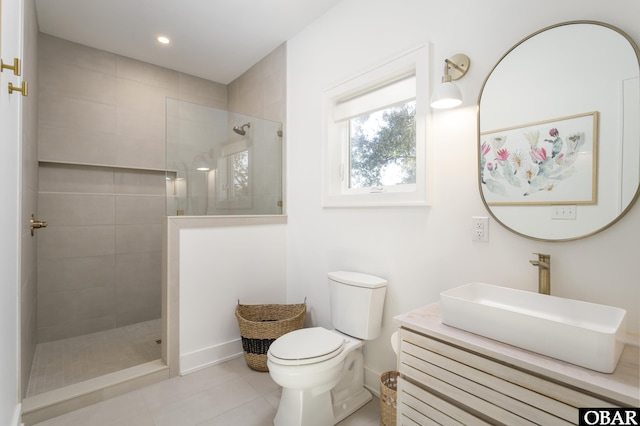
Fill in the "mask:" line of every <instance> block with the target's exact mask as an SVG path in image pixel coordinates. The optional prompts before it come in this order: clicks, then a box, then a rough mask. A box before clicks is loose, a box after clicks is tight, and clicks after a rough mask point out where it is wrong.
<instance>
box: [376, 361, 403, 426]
mask: <svg viewBox="0 0 640 426" xmlns="http://www.w3.org/2000/svg"><path fill="white" fill-rule="evenodd" d="M399 374H400V373H398V372H397V371H395V370H392V371H385V372H384V373H382V375H381V376H380V425H381V426H396V412H397V403H398V399H397V392H398V375H399Z"/></svg>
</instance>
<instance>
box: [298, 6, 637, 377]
mask: <svg viewBox="0 0 640 426" xmlns="http://www.w3.org/2000/svg"><path fill="white" fill-rule="evenodd" d="M638 16H640V2H637V1H635V0H613V1H608V2H601V1H598V0H570V1H569V0H567V1H563V2H557V1H552V0H543V1H528V2H523V1H519V2H513V1H508V0H485V1H482V2H478V1H475V0H462V1H458V2H439V1H435V0H398V1H393V2H391V1H388V0H345V1H344V2H342V3H340V4H338V6H336V7H335V8H334V9H332V10H330V11H329V12H328V13H327V14H325V15H324V16H323V17H322V18H321V19H319V20H318V21H316V22H315V23H314V24H312V25H311V26H309V27H307V28H306V29H305V30H304V31H302V32H301V33H299V34H298V35H296V36H295V37H294V38H293V39H291V40H290V41H289V42H288V69H287V75H288V87H287V93H288V98H287V99H288V102H287V111H288V114H287V123H288V124H287V133H288V143H287V152H288V156H287V167H288V169H287V173H288V174H287V181H288V186H287V192H288V215H289V218H288V227H289V230H288V239H287V265H288V266H287V283H288V290H287V291H288V292H287V297H288V300H289V301H294V300H299V299H300V298H301V297H304V296H307V297H308V305H309V311H310V313H311V322H313V323H314V324H318V325H323V326H330V323H329V296H328V290H327V285H326V274H327V272H328V271H331V270H338V269H352V270H356V271H362V272H367V273H371V274H375V275H379V276H381V277H384V278H387V279H388V280H389V288H388V292H387V298H386V304H385V313H384V322H383V334H382V336H381V338H379V339H378V340H376V341H373V342H370V343H368V344H367V346H366V347H365V364H366V367H367V369H368V376H367V382H368V384H369V385H371V386H373V387H377V385H376V383H375V380H376V378H377V374H379V373H380V372H382V371H385V370H388V369H392V368H395V356H394V354H393V352H392V350H391V347H390V344H389V336H390V334H391V333H392V332H393V331H394V329H395V328H396V326H395V325H394V324H393V321H392V318H393V317H394V316H395V315H397V314H399V313H402V312H405V311H408V310H411V309H413V308H416V307H418V306H421V305H425V304H428V303H431V302H434V301H437V300H438V297H439V292H440V291H442V290H444V289H448V288H451V287H455V286H458V285H461V284H464V283H467V282H470V281H475V280H479V281H485V282H489V283H495V284H499V285H504V286H511V287H516V288H521V289H526V290H531V291H536V290H537V274H538V271H537V270H536V269H535V268H534V267H532V266H531V265H530V264H529V259H532V258H533V255H532V252H544V253H549V254H551V256H552V262H553V268H552V294H555V295H558V296H563V297H570V298H576V299H582V300H587V301H594V302H600V303H605V304H610V305H614V306H620V307H623V308H625V309H627V310H628V319H629V324H628V325H629V329H630V331H632V332H633V333H636V334H638V332H640V324H639V306H640V278H639V277H640V267H639V265H638V259H640V245H638V244H637V242H635V241H634V240H633V238H630V237H629V236H631V235H636V236H637V235H640V206H638V205H636V206H635V207H634V208H633V209H632V210H631V211H630V212H629V213H628V214H627V215H626V217H625V218H623V219H622V220H621V221H620V222H618V223H617V224H616V225H615V226H613V227H612V228H610V229H609V230H607V231H605V232H603V233H600V234H597V235H595V236H592V237H590V238H587V239H583V240H578V241H574V242H563V243H544V242H537V241H534V240H529V239H525V238H522V237H519V236H517V235H515V234H513V233H511V232H509V231H507V230H505V229H503V228H501V227H500V226H499V225H497V224H495V223H494V222H491V224H490V241H489V242H488V243H474V242H471V237H470V225H471V216H488V212H487V211H486V209H485V207H484V205H483V203H482V201H481V199H480V195H479V191H478V183H477V157H476V156H477V120H476V102H477V97H478V94H479V92H480V88H481V85H482V83H483V81H484V78H485V77H486V75H487V74H488V73H489V72H490V70H491V68H492V67H493V65H494V64H495V63H496V61H497V60H498V59H499V58H500V57H501V56H502V55H503V54H504V52H506V51H507V50H508V49H509V48H510V47H511V46H512V45H513V44H515V43H516V42H518V41H520V40H521V39H522V38H524V37H525V36H527V35H529V34H530V33H532V32H534V31H536V30H538V29H540V28H543V27H546V26H548V25H552V24H555V23H559V22H563V21H569V20H579V19H591V20H598V21H603V22H607V23H610V24H613V25H615V26H618V27H619V28H621V29H622V30H624V31H626V32H627V33H628V34H629V35H631V37H633V38H634V39H635V40H636V41H637V42H638V41H640V27H638V25H637V17H638ZM425 42H430V43H431V47H432V50H431V52H432V58H431V59H432V63H431V72H432V76H431V81H432V84H435V83H437V82H439V80H440V78H441V73H442V68H443V66H442V63H443V61H444V59H445V58H446V57H449V56H451V55H453V54H455V53H465V54H467V55H468V56H469V57H470V58H471V67H470V71H469V73H468V74H467V76H466V77H465V78H464V79H462V80H460V81H459V82H458V83H459V86H460V87H461V89H462V91H463V94H464V96H465V103H464V104H463V106H462V107H459V108H457V109H455V110H448V111H440V112H434V113H433V114H432V115H431V117H430V118H429V120H430V121H429V123H430V132H431V140H430V143H431V144H432V149H431V152H432V158H431V159H430V161H431V166H432V176H433V181H434V184H433V197H432V200H433V204H432V206H431V207H429V208H387V209H382V208H369V209H323V208H322V207H321V205H320V198H321V184H322V181H321V176H322V170H321V163H320V158H321V144H322V143H323V141H322V140H321V137H320V135H321V134H322V132H321V122H322V117H321V93H322V91H323V90H325V89H327V88H329V87H331V86H333V85H335V84H337V83H340V82H341V81H342V80H344V79H347V78H349V77H352V76H354V75H356V74H358V73H360V72H362V71H365V70H367V69H368V68H370V67H372V66H375V65H377V64H379V63H381V62H383V61H384V60H385V59H388V58H390V57H393V56H395V55H397V54H398V53H402V52H403V51H405V50H407V49H408V48H411V47H413V46H417V45H419V44H422V43H425ZM581 66H588V64H581Z"/></svg>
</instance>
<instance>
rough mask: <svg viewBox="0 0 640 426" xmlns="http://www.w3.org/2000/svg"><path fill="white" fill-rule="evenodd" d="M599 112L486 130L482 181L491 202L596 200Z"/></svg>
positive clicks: (572, 201) (482, 137)
mask: <svg viewBox="0 0 640 426" xmlns="http://www.w3.org/2000/svg"><path fill="white" fill-rule="evenodd" d="M597 146H598V112H589V113H585V114H578V115H572V116H569V117H561V118H556V119H552V120H546V121H540V122H537V123H532V124H525V125H522V126H515V127H509V128H505V129H499V130H492V131H489V132H483V133H481V134H480V184H481V187H482V193H483V195H484V198H485V201H486V202H487V204H489V205H500V204H595V203H596V201H597V176H598V174H597V159H598V157H597V152H598V150H597Z"/></svg>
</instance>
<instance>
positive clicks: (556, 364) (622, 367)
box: [394, 303, 640, 407]
mask: <svg viewBox="0 0 640 426" xmlns="http://www.w3.org/2000/svg"><path fill="white" fill-rule="evenodd" d="M394 320H395V322H396V323H397V324H399V325H400V326H402V327H405V328H408V329H411V330H413V331H416V332H418V333H421V334H424V335H427V336H431V337H434V338H436V339H439V340H442V341H444V342H447V343H451V344H454V345H457V346H459V347H462V348H465V349H467V350H470V351H472V352H475V353H478V354H481V355H485V356H488V357H491V358H493V359H496V360H498V361H501V362H504V363H507V364H510V365H513V366H515V367H519V368H522V369H525V370H528V371H530V372H532V373H535V374H538V375H541V376H545V377H548V378H550V379H552V380H554V381H558V382H562V383H565V384H567V385H571V386H575V387H577V388H580V389H583V390H586V391H589V392H592V393H594V394H597V395H601V396H603V397H606V398H608V399H612V400H614V401H619V402H620V403H622V404H626V405H629V406H632V407H639V406H640V350H639V347H638V345H637V343H636V342H634V343H636V344H633V343H627V344H626V345H625V348H624V350H623V352H622V356H621V357H620V361H619V363H618V366H617V367H616V369H615V371H614V372H613V373H611V374H606V373H600V372H597V371H593V370H589V369H587V368H582V367H578V366H576V365H573V364H569V363H567V362H563V361H558V360H556V359H554V358H550V357H547V356H544V355H540V354H537V353H534V352H530V351H527V350H524V349H520V348H517V347H515V346H511V345H507V344H505V343H501V342H498V341H496V340H491V339H487V338H485V337H482V336H479V335H477V334H473V333H469V332H466V331H464V330H460V329H457V328H454V327H450V326H448V325H445V324H443V323H442V319H441V314H440V303H433V304H430V305H426V306H423V307H420V308H417V309H414V310H413V311H410V312H407V313H405V314H401V315H398V316H396V317H395V318H394Z"/></svg>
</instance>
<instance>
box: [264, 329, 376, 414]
mask: <svg viewBox="0 0 640 426" xmlns="http://www.w3.org/2000/svg"><path fill="white" fill-rule="evenodd" d="M362 345H363V343H362V342H361V341H357V340H354V341H352V342H351V347H350V348H348V349H347V350H348V351H349V353H348V355H347V356H346V358H345V360H344V361H343V362H342V364H343V365H342V369H341V370H337V371H335V374H336V376H335V379H336V380H335V381H331V380H329V381H328V382H327V384H328V387H324V388H323V387H316V388H313V389H291V388H284V387H283V388H282V395H281V396H280V406H279V407H278V412H277V413H276V417H275V419H274V420H273V423H274V425H276V426H332V425H335V424H337V423H338V422H340V421H341V420H343V419H344V418H345V417H347V416H349V415H350V414H353V413H354V412H355V411H356V410H357V409H358V408H360V407H362V406H363V405H365V404H366V403H367V402H369V401H371V399H372V396H371V393H370V392H369V391H368V390H366V389H365V388H364V359H363V356H362ZM270 371H272V370H270ZM327 373H328V372H327ZM336 382H337V384H336Z"/></svg>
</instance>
